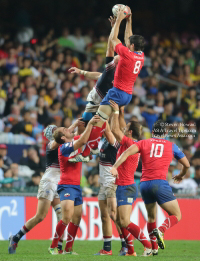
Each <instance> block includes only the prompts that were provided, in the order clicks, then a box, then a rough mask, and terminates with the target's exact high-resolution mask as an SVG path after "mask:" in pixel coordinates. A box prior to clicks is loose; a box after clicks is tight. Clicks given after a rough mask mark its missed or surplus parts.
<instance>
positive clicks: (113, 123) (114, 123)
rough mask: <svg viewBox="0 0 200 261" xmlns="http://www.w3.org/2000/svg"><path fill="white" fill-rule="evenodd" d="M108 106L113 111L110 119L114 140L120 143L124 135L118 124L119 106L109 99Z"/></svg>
mask: <svg viewBox="0 0 200 261" xmlns="http://www.w3.org/2000/svg"><path fill="white" fill-rule="evenodd" d="M110 106H111V107H112V108H113V111H114V112H113V115H112V119H111V131H112V133H113V134H114V136H115V138H116V140H117V141H118V142H119V143H120V142H121V141H122V139H123V137H124V133H123V132H122V130H121V128H120V124H119V106H118V104H116V103H115V102H114V101H110Z"/></svg>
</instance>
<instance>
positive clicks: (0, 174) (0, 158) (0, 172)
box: [0, 155, 4, 187]
mask: <svg viewBox="0 0 200 261" xmlns="http://www.w3.org/2000/svg"><path fill="white" fill-rule="evenodd" d="M2 167H3V156H2V155H0V181H2V180H3V179H4V171H3V168H2ZM0 187H1V184H0Z"/></svg>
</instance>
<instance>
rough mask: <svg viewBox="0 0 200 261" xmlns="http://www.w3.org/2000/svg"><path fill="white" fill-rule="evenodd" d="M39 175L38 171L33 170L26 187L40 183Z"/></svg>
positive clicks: (36, 185)
mask: <svg viewBox="0 0 200 261" xmlns="http://www.w3.org/2000/svg"><path fill="white" fill-rule="evenodd" d="M40 180H41V176H40V173H39V172H35V173H34V174H33V175H32V178H31V181H29V182H27V183H26V186H27V187H38V186H39V184H40Z"/></svg>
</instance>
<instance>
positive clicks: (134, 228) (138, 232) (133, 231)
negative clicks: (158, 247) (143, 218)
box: [126, 222, 151, 248]
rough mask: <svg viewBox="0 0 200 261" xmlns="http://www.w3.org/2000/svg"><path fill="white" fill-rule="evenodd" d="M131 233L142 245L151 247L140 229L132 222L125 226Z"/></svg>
mask: <svg viewBox="0 0 200 261" xmlns="http://www.w3.org/2000/svg"><path fill="white" fill-rule="evenodd" d="M126 229H127V230H128V231H130V232H131V234H132V235H133V236H134V237H135V238H136V239H137V240H139V241H140V242H141V243H142V244H143V246H144V247H146V248H151V243H150V242H149V241H148V240H147V238H146V237H145V235H144V233H143V232H142V229H140V228H139V227H138V226H137V225H135V224H133V223H132V222H131V223H130V224H129V225H128V226H127V228H126Z"/></svg>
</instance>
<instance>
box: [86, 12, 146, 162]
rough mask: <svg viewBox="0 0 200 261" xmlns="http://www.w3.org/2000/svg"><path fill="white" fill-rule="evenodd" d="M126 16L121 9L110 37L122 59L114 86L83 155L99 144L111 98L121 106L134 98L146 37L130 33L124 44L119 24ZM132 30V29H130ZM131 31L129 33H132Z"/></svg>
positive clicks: (110, 108) (115, 75)
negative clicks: (121, 39) (120, 37)
mask: <svg viewBox="0 0 200 261" xmlns="http://www.w3.org/2000/svg"><path fill="white" fill-rule="evenodd" d="M124 18H125V14H124V11H123V10H120V11H119V13H118V17H117V19H116V22H115V24H114V26H113V28H112V30H111V33H110V38H111V40H112V44H113V46H114V50H115V52H116V53H117V54H118V55H120V59H119V62H118V65H117V68H116V71H115V74H114V87H112V88H111V89H110V90H109V91H108V93H107V94H106V96H105V97H104V99H103V100H102V102H101V103H100V107H99V109H98V112H97V114H98V115H99V116H100V117H101V120H100V121H99V122H98V123H97V124H96V125H95V126H94V127H93V130H92V132H91V134H90V138H89V140H88V143H87V144H86V147H85V149H84V151H83V153H82V156H83V157H87V156H88V155H89V154H90V151H91V148H96V147H97V146H98V141H99V139H100V138H101V137H102V134H103V130H104V129H105V122H106V120H108V118H109V117H110V115H111V113H112V107H111V106H110V104H109V100H113V101H114V102H116V103H117V104H118V105H119V106H124V105H127V104H129V103H130V101H131V99H132V92H133V85H134V82H135V81H136V78H137V77H138V74H139V73H140V70H141V68H142V66H143V64H144V53H143V52H142V51H143V49H144V38H143V37H142V36H140V35H130V37H129V39H128V41H127V47H125V46H123V45H122V43H121V41H120V40H119V39H118V34H119V26H120V24H121V21H122V20H123V19H124ZM130 31H131V32H132V30H130ZM130 31H128V32H127V34H130Z"/></svg>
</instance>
